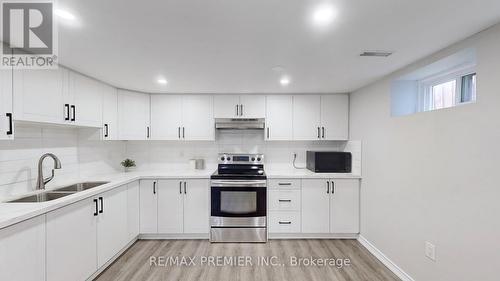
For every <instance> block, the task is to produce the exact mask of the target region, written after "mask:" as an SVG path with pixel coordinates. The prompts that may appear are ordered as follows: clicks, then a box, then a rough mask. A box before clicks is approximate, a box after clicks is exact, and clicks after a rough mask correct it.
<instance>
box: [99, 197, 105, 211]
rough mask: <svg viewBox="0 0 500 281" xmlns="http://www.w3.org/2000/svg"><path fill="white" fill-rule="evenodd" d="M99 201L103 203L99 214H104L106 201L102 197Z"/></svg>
mask: <svg viewBox="0 0 500 281" xmlns="http://www.w3.org/2000/svg"><path fill="white" fill-rule="evenodd" d="M99 201H100V202H101V209H100V210H99V214H102V213H103V212H104V200H103V199H102V197H99Z"/></svg>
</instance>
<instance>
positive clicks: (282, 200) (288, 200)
mask: <svg viewBox="0 0 500 281" xmlns="http://www.w3.org/2000/svg"><path fill="white" fill-rule="evenodd" d="M278 201H279V202H292V200H290V199H279V200H278Z"/></svg>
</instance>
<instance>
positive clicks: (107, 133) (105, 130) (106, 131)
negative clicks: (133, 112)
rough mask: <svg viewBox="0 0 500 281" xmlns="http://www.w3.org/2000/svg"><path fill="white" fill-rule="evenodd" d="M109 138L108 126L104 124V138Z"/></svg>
mask: <svg viewBox="0 0 500 281" xmlns="http://www.w3.org/2000/svg"><path fill="white" fill-rule="evenodd" d="M108 136H109V126H108V124H104V137H105V138H107V137H108Z"/></svg>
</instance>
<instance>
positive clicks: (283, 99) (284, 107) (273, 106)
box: [265, 95, 293, 140]
mask: <svg viewBox="0 0 500 281" xmlns="http://www.w3.org/2000/svg"><path fill="white" fill-rule="evenodd" d="M292 120H293V103H292V96H285V95H276V96H267V97H266V132H265V134H266V140H292V138H293V127H292Z"/></svg>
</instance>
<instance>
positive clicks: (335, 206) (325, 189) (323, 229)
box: [302, 179, 359, 234]
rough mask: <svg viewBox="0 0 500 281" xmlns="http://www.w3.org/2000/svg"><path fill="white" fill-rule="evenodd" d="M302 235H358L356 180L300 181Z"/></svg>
mask: <svg viewBox="0 0 500 281" xmlns="http://www.w3.org/2000/svg"><path fill="white" fill-rule="evenodd" d="M302 232H303V233H335V234H355V233H359V180H357V179H303V180H302Z"/></svg>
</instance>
